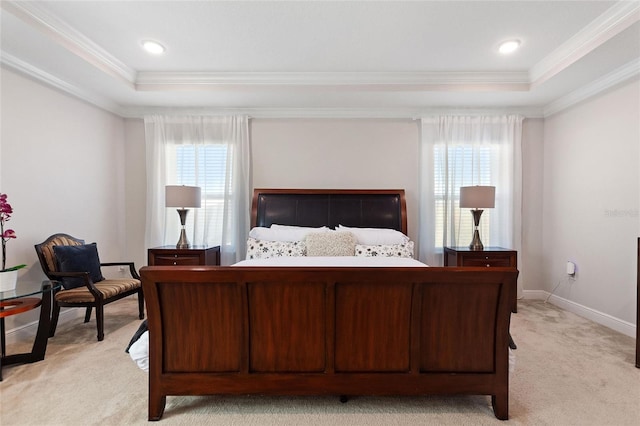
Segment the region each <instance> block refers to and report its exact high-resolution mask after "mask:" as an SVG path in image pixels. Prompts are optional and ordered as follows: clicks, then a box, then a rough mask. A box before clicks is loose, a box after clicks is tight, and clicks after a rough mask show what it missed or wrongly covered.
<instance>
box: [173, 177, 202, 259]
mask: <svg viewBox="0 0 640 426" xmlns="http://www.w3.org/2000/svg"><path fill="white" fill-rule="evenodd" d="M201 202H202V200H201V196H200V187H198V186H184V185H167V186H166V187H165V205H166V207H178V215H179V216H180V224H181V225H182V229H181V230H180V239H179V240H178V243H177V244H176V248H179V249H182V248H189V240H188V239H187V232H186V231H185V223H186V221H187V213H188V212H189V210H188V209H187V207H200V204H201Z"/></svg>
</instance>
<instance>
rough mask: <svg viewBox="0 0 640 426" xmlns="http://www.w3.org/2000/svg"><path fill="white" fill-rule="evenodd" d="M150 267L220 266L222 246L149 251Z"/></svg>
mask: <svg viewBox="0 0 640 426" xmlns="http://www.w3.org/2000/svg"><path fill="white" fill-rule="evenodd" d="M147 264H148V265H149V266H185V265H200V266H204V265H208V266H219V265H220V246H214V247H205V246H193V247H189V248H181V249H179V248H176V246H162V247H154V248H150V249H148V250H147Z"/></svg>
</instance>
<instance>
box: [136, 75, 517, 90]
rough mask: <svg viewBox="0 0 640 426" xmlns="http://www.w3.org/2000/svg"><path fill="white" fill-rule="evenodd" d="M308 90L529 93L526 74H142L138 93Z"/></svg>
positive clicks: (139, 76) (138, 84) (138, 81)
mask: <svg viewBox="0 0 640 426" xmlns="http://www.w3.org/2000/svg"><path fill="white" fill-rule="evenodd" d="M221 86H234V87H238V86H273V87H281V86H304V87H316V86H317V87H324V86H339V87H341V88H345V87H354V88H372V87H375V88H377V89H380V88H387V89H394V90H398V89H400V90H412V89H421V90H447V91H527V90H529V82H528V74H527V73H526V72H146V71H145V72H139V73H138V75H137V79H136V89H137V90H141V91H147V90H156V91H157V90H176V89H177V90H192V89H203V88H207V87H211V88H219V87H221Z"/></svg>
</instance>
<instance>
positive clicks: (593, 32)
mask: <svg viewBox="0 0 640 426" xmlns="http://www.w3.org/2000/svg"><path fill="white" fill-rule="evenodd" d="M638 21H640V2H639V1H637V0H636V1H621V2H618V3H616V4H615V5H614V6H612V7H611V8H609V9H608V10H607V11H606V12H605V13H603V14H602V15H600V16H599V17H598V18H597V19H595V20H594V21H593V22H591V23H590V24H589V25H587V26H586V27H584V28H583V29H582V30H580V31H579V32H578V33H576V34H575V35H574V36H573V37H571V38H570V39H569V40H567V41H566V42H565V43H563V44H561V45H560V46H559V47H558V48H557V49H555V50H554V51H553V52H551V53H550V54H549V55H547V56H546V57H545V58H543V59H542V60H541V61H540V62H538V63H537V64H535V65H534V66H533V67H531V69H530V71H529V81H530V83H531V87H536V86H538V85H540V84H542V83H544V82H545V81H547V80H549V79H550V78H552V77H553V76H555V75H557V74H558V73H559V72H561V71H562V70H564V69H565V68H567V67H568V66H569V65H571V64H573V63H574V62H576V61H578V60H579V59H580V58H582V57H584V56H585V55H586V54H588V53H589V52H591V51H593V50H595V49H596V48H597V47H599V46H600V45H602V44H603V43H604V42H606V41H607V40H610V39H611V38H613V37H614V36H616V35H617V34H619V33H621V32H622V31H624V30H625V29H627V28H628V27H630V26H631V25H633V24H634V23H636V22H638Z"/></svg>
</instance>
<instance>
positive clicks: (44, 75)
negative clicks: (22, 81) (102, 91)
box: [0, 50, 121, 115]
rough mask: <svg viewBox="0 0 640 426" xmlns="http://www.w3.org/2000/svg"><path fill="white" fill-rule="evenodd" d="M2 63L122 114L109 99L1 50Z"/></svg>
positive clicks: (55, 87) (81, 98) (0, 59)
mask: <svg viewBox="0 0 640 426" xmlns="http://www.w3.org/2000/svg"><path fill="white" fill-rule="evenodd" d="M0 63H1V64H2V65H3V66H6V67H9V68H11V69H13V70H15V71H18V72H20V73H22V74H24V75H26V76H28V77H31V78H32V79H34V80H36V81H38V82H41V83H43V84H45V85H47V86H50V87H53V88H54V89H57V90H60V91H62V92H64V93H67V94H69V95H71V96H74V97H76V98H78V99H80V100H82V101H85V102H87V103H89V104H92V105H94V106H96V107H98V108H100V109H103V110H105V111H108V112H111V113H113V114H116V115H121V110H120V107H119V106H118V105H117V104H116V103H114V102H111V101H110V100H108V99H105V98H102V97H97V96H94V95H91V94H90V93H88V92H86V91H84V90H82V89H79V88H78V87H76V86H74V85H72V84H69V83H67V82H66V81H64V80H62V79H60V78H58V77H55V76H53V75H51V74H49V73H48V72H46V71H43V70H41V69H39V68H37V67H34V66H33V65H31V64H29V63H27V62H25V61H23V60H21V59H19V58H16V57H15V56H13V55H11V54H9V53H6V52H3V51H1V50H0Z"/></svg>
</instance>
